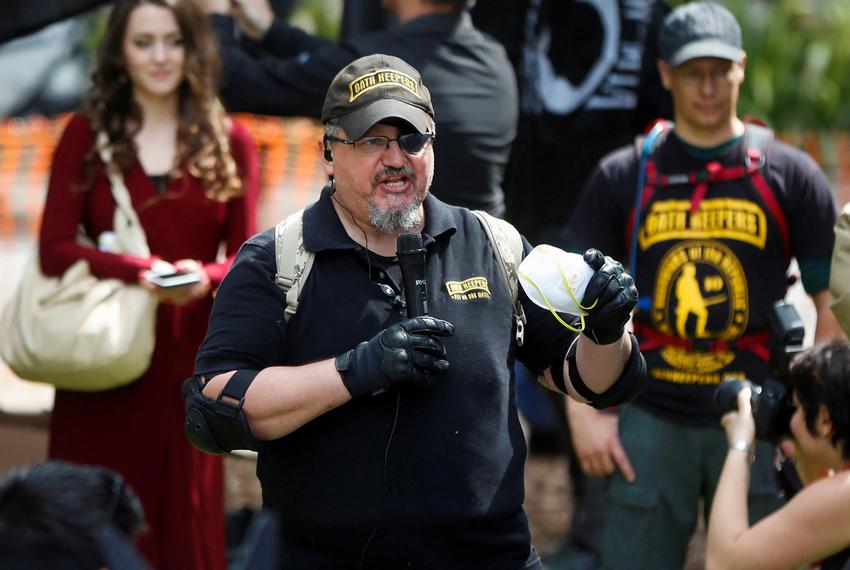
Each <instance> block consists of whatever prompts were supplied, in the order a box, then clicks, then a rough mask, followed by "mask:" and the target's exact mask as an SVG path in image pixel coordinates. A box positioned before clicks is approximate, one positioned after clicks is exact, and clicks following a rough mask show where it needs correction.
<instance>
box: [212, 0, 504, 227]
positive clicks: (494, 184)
mask: <svg viewBox="0 0 850 570" xmlns="http://www.w3.org/2000/svg"><path fill="white" fill-rule="evenodd" d="M196 1H198V2H199V3H201V4H203V5H205V6H206V8H207V10H208V11H210V12H212V13H213V15H212V17H211V18H212V19H211V21H212V24H213V27H214V28H215V30H216V35H217V36H218V40H219V48H220V52H221V57H222V64H223V71H224V74H223V82H222V83H223V87H222V93H221V95H222V99H223V100H224V103H225V105H226V106H227V108H228V110H229V111H247V112H250V113H262V114H267V115H281V116H294V115H304V116H310V117H319V116H320V112H321V104H322V100H323V99H324V96H325V92H326V91H327V89H328V86H329V85H330V83H331V80H332V79H333V77H334V75H335V74H336V72H337V71H339V69H340V68H342V67H343V66H345V65H347V64H348V63H350V62H351V61H353V60H355V59H357V58H358V57H361V56H364V55H368V54H372V53H387V54H391V55H395V56H397V57H400V58H402V59H404V60H405V61H408V62H410V64H411V65H413V66H414V67H416V68H417V69H420V70H422V74H423V75H424V76H425V80H426V82H427V83H428V86H429V87H430V88H431V95H432V97H433V99H434V107H435V108H436V109H437V110H438V112H439V113H440V117H441V129H442V133H441V135H442V136H441V137H440V144H438V145H436V147H435V149H434V152H435V153H436V155H437V158H438V159H439V161H440V172H439V173H438V174H437V175H436V178H435V180H434V186H433V189H432V191H433V193H434V194H435V195H436V196H437V197H439V198H440V199H441V200H444V201H446V202H448V203H450V204H453V205H457V206H464V207H467V208H473V209H480V210H485V211H487V212H489V213H490V214H493V215H494V216H502V215H503V214H504V211H505V201H504V194H503V192H502V186H501V185H502V177H503V175H504V171H505V166H506V165H507V162H508V155H509V154H510V148H511V142H512V141H513V139H514V136H515V135H516V125H517V115H518V113H519V103H518V96H517V88H516V78H515V76H514V72H513V68H512V67H511V64H510V62H509V61H508V58H507V55H506V54H505V50H504V49H503V48H502V46H501V45H500V44H499V43H498V42H497V41H496V40H494V39H493V38H491V37H489V36H487V35H485V34H482V33H481V32H479V31H478V30H477V29H476V28H475V27H474V26H473V25H472V21H471V19H470V17H469V14H468V13H467V11H466V5H467V3H468V0H386V1H385V2H384V3H383V4H384V8H385V9H386V11H387V12H388V13H389V14H391V15H392V16H394V17H395V19H396V20H397V21H398V26H396V27H394V28H392V29H388V30H381V31H376V32H372V33H366V34H361V35H357V36H354V37H351V38H348V39H346V40H344V41H342V42H340V43H338V44H337V43H334V42H331V41H329V40H327V39H324V38H320V37H317V36H311V35H309V34H306V33H304V32H303V31H301V30H299V29H298V28H294V27H292V26H289V25H288V24H287V23H286V22H285V21H283V20H282V19H279V18H274V15H273V13H272V11H271V9H270V8H269V7H268V0H233V1H232V2H231V1H230V0H196ZM231 5H232V6H233V9H232V11H233V16H234V18H233V19H231V18H230V17H229V16H228V15H227V13H228V12H230V11H231ZM234 22H238V23H239V26H240V30H241V31H242V33H243V34H244V35H247V36H248V37H249V38H250V39H251V40H254V41H252V42H249V43H250V44H251V46H250V47H251V48H252V49H246V47H245V44H244V43H240V42H237V40H236V35H235V34H234V25H235V24H234ZM381 24H383V22H381Z"/></svg>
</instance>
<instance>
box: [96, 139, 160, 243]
mask: <svg viewBox="0 0 850 570" xmlns="http://www.w3.org/2000/svg"><path fill="white" fill-rule="evenodd" d="M97 152H98V154H99V155H100V159H101V160H102V161H103V164H104V166H105V167H106V175H107V177H108V178H109V186H110V188H111V190H112V197H113V198H114V199H115V207H116V211H115V216H114V217H113V230H114V231H115V235H116V237H117V238H118V243H119V246H120V249H121V252H122V253H129V254H131V255H136V256H139V257H150V255H151V252H150V248H149V247H148V240H147V235H146V234H145V230H144V228H142V223H141V222H140V221H139V216H138V214H137V213H136V210H135V209H134V208H133V201H132V200H131V199H130V192H129V191H128V190H127V185H126V184H125V183H124V176H123V174H121V170H120V169H119V168H118V165H117V164H115V163H114V162H113V161H112V146H111V145H110V144H109V136H108V135H107V134H106V133H105V132H103V131H99V132H98V133H97Z"/></svg>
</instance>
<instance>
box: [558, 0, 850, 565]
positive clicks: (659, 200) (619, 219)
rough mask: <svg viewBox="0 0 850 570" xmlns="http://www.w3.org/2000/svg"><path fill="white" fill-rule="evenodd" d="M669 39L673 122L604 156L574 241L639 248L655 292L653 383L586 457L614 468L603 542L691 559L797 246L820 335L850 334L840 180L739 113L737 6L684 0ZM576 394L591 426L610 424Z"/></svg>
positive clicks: (762, 454) (754, 515) (756, 499)
mask: <svg viewBox="0 0 850 570" xmlns="http://www.w3.org/2000/svg"><path fill="white" fill-rule="evenodd" d="M659 44H660V49H661V56H662V59H661V60H660V61H659V62H658V69H659V72H660V73H661V78H662V81H663V83H664V86H665V88H667V89H668V90H669V91H670V93H671V94H672V96H673V109H674V118H675V128H672V127H669V128H667V129H664V128H663V127H661V126H659V127H658V128H657V130H655V131H653V133H652V134H650V136H649V137H647V140H646V141H644V142H643V144H641V145H640V146H639V149H638V148H636V145H629V146H628V147H624V148H622V149H620V150H618V151H615V152H614V153H612V154H610V155H608V156H607V157H606V158H605V159H603V160H602V161H601V162H600V164H599V165H598V167H597V168H596V170H595V172H594V173H593V175H592V176H591V178H590V180H589V182H588V184H587V185H586V186H585V189H584V191H583V193H582V196H581V198H580V201H579V205H578V208H577V210H576V212H575V213H574V215H573V217H572V218H571V222H570V228H569V229H570V235H571V239H572V240H573V246H574V247H582V244H589V243H592V244H594V247H600V248H602V249H603V250H605V251H615V252H617V255H620V256H622V257H621V258H623V259H625V258H628V259H629V266H630V270H631V271H632V272H633V273H636V279H637V283H638V287H639V290H640V291H641V292H642V293H643V296H642V297H641V298H640V299H639V301H638V311H637V313H636V314H635V318H634V326H635V332H636V334H637V335H638V338H639V339H640V344H641V350H642V351H644V353H645V355H646V359H647V363H648V366H649V371H648V376H649V380H648V384H647V387H646V389H645V390H644V391H643V392H642V393H641V394H640V395H639V396H638V397H637V399H636V400H635V402H634V403H633V404H629V405H626V406H621V407H620V409H619V439H618V438H617V437H616V435H615V436H614V437H613V438H612V439H611V440H610V441H609V442H608V445H607V448H603V449H601V450H600V451H599V452H598V453H596V454H590V455H587V456H585V457H582V458H581V459H582V467H583V468H584V469H585V471H587V472H590V473H591V474H605V473H609V474H613V476H612V478H611V485H610V488H609V489H610V493H609V501H608V503H609V504H608V509H607V513H606V517H607V518H606V530H605V536H604V540H603V543H604V546H603V550H604V562H605V567H606V568H614V569H617V568H681V567H682V565H683V563H684V557H685V552H686V548H687V544H688V541H689V539H690V536H691V533H692V532H693V530H694V528H695V526H696V520H697V515H698V510H699V503H700V498H702V499H704V500H705V506H704V512H705V513H708V512H710V510H711V500H712V497H713V495H714V490H715V488H716V485H717V480H718V476H719V473H720V470H721V467H722V465H723V461H724V458H725V457H726V454H727V450H728V449H729V445H728V444H727V442H726V439H725V436H724V434H723V431H722V430H721V429H720V422H719V416H718V414H717V412H716V411H715V409H714V392H715V390H716V388H717V385H718V384H719V383H720V382H722V381H724V380H727V379H730V378H744V377H746V378H748V379H750V380H752V381H754V382H757V383H759V384H762V383H764V382H765V381H766V380H767V379H768V378H769V377H770V376H771V371H770V368H769V366H768V360H769V354H770V350H769V348H770V347H769V345H770V332H769V330H768V314H769V311H770V309H771V306H772V304H773V303H774V302H775V301H777V300H779V299H782V298H783V297H784V296H785V292H786V287H787V284H788V280H787V279H786V271H787V270H788V265H789V262H790V258H791V257H792V256H793V257H795V258H796V259H797V262H798V263H799V266H800V269H801V273H802V281H803V286H804V287H805V289H806V291H807V293H808V294H809V295H810V296H811V297H812V299H813V300H814V303H815V306H816V308H817V317H818V318H817V330H816V334H815V339H816V340H819V339H826V338H829V337H832V336H836V335H840V331H839V330H838V327H837V326H836V323H835V319H834V317H833V316H832V315H831V313H830V311H829V299H828V291H827V287H828V284H829V260H830V253H831V250H832V244H833V230H832V228H833V224H834V223H835V206H834V204H833V197H832V192H831V191H830V188H829V185H828V183H827V180H826V178H825V177H824V175H823V173H822V172H821V171H820V169H819V168H818V166H817V164H815V162H814V161H813V160H812V159H811V158H810V157H809V156H808V155H806V154H805V153H803V152H801V151H799V150H797V149H794V148H791V147H789V146H788V145H785V144H783V143H781V142H779V141H775V140H773V138H772V133H771V132H770V131H769V130H768V129H767V128H765V127H760V126H757V125H751V124H745V123H744V122H742V121H741V120H740V119H739V118H738V116H737V102H738V91H739V88H740V86H741V83H742V82H743V80H744V69H745V65H746V54H745V53H744V51H743V49H742V47H741V45H742V44H741V30H740V27H739V26H738V23H737V21H736V20H735V17H734V16H733V15H732V14H731V13H730V12H729V11H728V10H726V9H725V8H723V7H722V6H720V5H718V4H714V3H710V2H696V3H691V4H685V5H683V6H680V7H679V8H677V9H675V10H674V11H673V12H671V13H670V14H669V15H668V17H667V18H666V19H665V20H664V23H663V25H662V28H661V32H660V37H659ZM568 406H569V410H570V416H571V419H573V420H575V421H580V422H583V425H584V426H586V427H588V428H589V427H590V426H592V425H595V424H596V423H598V422H601V421H603V419H602V418H601V417H600V416H599V414H598V413H597V412H595V411H594V410H592V409H589V408H588V407H587V406H579V405H572V403H569V404H568ZM600 429H601V427H600ZM745 451H746V452H747V453H753V452H754V453H755V464H754V466H753V471H752V480H751V483H750V489H749V504H750V518H751V519H753V520H755V519H758V518H760V517H763V516H764V515H766V514H767V513H769V512H771V511H772V510H773V509H775V508H776V507H777V506H778V504H779V502H778V498H777V487H776V482H775V477H774V474H773V473H772V467H771V464H772V458H773V452H774V447H773V445H771V444H769V443H765V442H761V443H759V444H758V446H757V449H755V450H745ZM740 452H741V451H739V448H738V447H733V448H732V449H731V450H729V451H728V453H740Z"/></svg>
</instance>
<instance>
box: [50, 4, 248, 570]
mask: <svg viewBox="0 0 850 570" xmlns="http://www.w3.org/2000/svg"><path fill="white" fill-rule="evenodd" d="M217 69H218V58H217V52H216V48H215V38H214V35H213V34H212V31H211V29H210V27H209V22H208V20H207V18H206V17H205V16H204V15H203V13H201V12H200V11H199V10H198V9H197V7H196V6H195V5H194V4H193V3H192V2H191V1H189V0H119V1H117V2H115V5H114V7H113V10H112V13H111V15H110V18H109V22H108V23H107V26H106V31H105V36H104V39H103V43H102V44H101V46H100V50H99V53H98V63H97V67H96V69H95V71H94V76H93V78H94V85H93V87H92V90H91V92H90V94H89V101H88V104H87V106H86V108H85V110H84V111H83V112H82V113H80V114H77V115H75V116H73V117H72V118H71V119H70V121H69V122H68V124H67V127H66V128H65V132H64V133H63V135H62V138H61V140H60V141H59V144H58V146H57V148H56V151H55V155H54V157H53V164H52V170H51V176H50V183H49V187H48V192H47V199H46V203H45V207H44V214H43V219H42V224H41V235H40V243H39V251H40V259H41V267H42V270H43V271H44V273H45V274H47V275H61V274H62V273H63V272H64V271H65V270H66V269H67V268H68V267H70V266H71V265H72V264H73V263H75V262H76V261H77V260H79V259H85V260H86V261H87V262H88V265H89V267H90V270H91V273H92V274H93V275H94V276H95V277H98V278H115V279H120V280H123V281H125V282H128V283H133V284H139V285H140V286H142V287H145V288H147V289H149V290H150V291H151V292H152V293H153V294H154V295H155V296H156V297H157V299H158V300H159V301H160V303H159V306H158V309H157V322H156V346H155V348H154V352H153V356H152V359H151V364H150V367H149V369H148V370H147V371H146V372H145V373H144V374H143V375H142V376H141V377H140V378H139V379H138V380H136V381H134V382H133V383H131V384H129V385H127V386H125V387H121V388H118V389H115V390H109V391H105V392H94V393H83V392H69V391H64V390H58V391H57V394H56V399H55V403H54V408H53V414H52V420H51V429H50V447H49V455H50V457H51V458H54V459H63V460H66V461H72V462H75V463H84V464H91V465H103V466H106V467H109V468H111V469H114V470H115V471H117V472H119V473H121V475H122V476H123V477H124V478H125V479H126V480H127V482H128V484H129V485H131V486H132V487H133V489H134V490H135V491H136V493H138V495H139V498H140V499H141V502H142V504H143V505H144V509H145V512H146V513H147V516H148V523H149V526H150V531H149V532H148V533H147V534H146V535H144V536H143V537H142V538H141V540H140V549H141V551H142V552H143V553H144V554H145V556H147V558H148V560H149V561H150V562H151V564H152V565H153V566H155V567H156V568H158V569H162V570H167V569H170V568H174V569H179V570H185V569H187V568H204V569H209V570H215V569H223V568H224V565H225V541H224V505H223V494H224V489H223V473H222V470H223V466H222V462H221V459H220V458H215V457H210V456H208V455H204V454H202V453H200V452H198V451H197V450H195V449H194V448H192V447H191V446H190V445H188V443H187V442H186V441H185V439H184V438H183V437H182V424H183V407H182V401H181V398H180V385H181V383H182V381H183V380H184V379H185V378H187V377H188V376H190V375H191V374H192V358H193V354H194V352H195V351H196V350H197V347H198V345H199V344H200V342H201V340H202V339H203V335H204V331H205V330H206V324H207V319H208V316H209V311H210V307H211V306H212V293H213V291H214V290H215V289H216V288H217V287H218V284H219V283H220V282H221V280H222V278H223V277H224V274H225V273H226V271H227V269H228V267H229V266H230V262H231V261H232V259H233V257H234V256H235V254H236V251H237V250H238V248H239V246H240V245H241V243H242V242H243V241H244V240H245V239H247V237H249V236H250V235H251V234H252V233H253V232H254V231H255V223H256V222H255V214H256V212H255V210H256V200H257V194H258V183H259V180H258V162H257V157H256V151H255V149H254V145H253V142H252V140H251V137H250V135H249V134H248V132H247V130H246V129H245V128H244V127H243V126H241V125H240V124H238V123H235V122H233V121H231V120H230V119H229V118H228V117H227V116H226V115H225V114H224V112H223V108H222V106H221V104H220V103H219V101H218V98H217V88H216V85H217V80H216V77H217ZM98 138H100V139H101V141H100V142H98ZM104 141H106V143H104ZM103 144H108V147H109V148H110V149H111V154H112V164H111V165H109V166H114V167H117V168H118V169H120V171H121V175H122V177H123V180H124V183H125V185H126V187H127V191H128V193H129V196H130V199H131V201H132V206H133V209H134V210H135V212H136V214H137V215H138V218H139V220H140V224H141V226H142V228H143V229H144V231H145V234H146V236H147V242H148V246H149V249H150V256H147V257H144V256H134V255H128V254H124V253H116V251H115V249H114V246H113V244H112V243H111V242H114V241H115V234H114V233H113V214H114V212H115V207H116V205H115V200H114V198H113V195H112V191H111V185H110V181H109V178H108V176H107V172H106V169H107V166H108V165H106V164H104V163H103V162H102V160H101V158H100V155H99V152H98V151H99V149H100V147H101V146H102V145H103ZM80 227H82V228H83V230H84V232H85V234H86V236H87V237H88V239H89V240H91V242H93V243H96V244H98V245H99V247H97V248H94V247H84V246H83V245H81V244H80V243H78V241H77V239H76V237H77V234H78V228H80ZM222 245H223V249H224V251H225V255H224V256H223V257H222V258H219V257H218V256H219V249H220V247H221V246H222ZM175 270H176V271H179V272H182V273H190V274H192V275H194V277H195V278H196V279H195V281H196V282H195V284H189V285H184V286H179V287H172V288H164V287H160V286H157V285H155V284H154V282H153V281H152V280H151V279H152V277H153V274H154V273H162V272H173V271H175ZM48 348H49V347H48Z"/></svg>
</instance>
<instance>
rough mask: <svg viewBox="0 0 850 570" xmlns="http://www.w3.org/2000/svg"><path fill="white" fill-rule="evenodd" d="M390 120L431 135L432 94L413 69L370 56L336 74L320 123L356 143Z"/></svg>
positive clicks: (386, 57)
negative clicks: (331, 125)
mask: <svg viewBox="0 0 850 570" xmlns="http://www.w3.org/2000/svg"><path fill="white" fill-rule="evenodd" d="M391 118H392V119H402V120H404V121H406V122H408V123H410V124H411V125H412V126H413V128H415V129H416V130H417V131H419V132H420V133H434V107H433V105H432V104H431V93H430V92H429V91H428V88H427V87H425V85H423V84H422V77H421V76H420V75H419V72H418V71H416V69H415V68H414V67H413V66H411V65H410V64H408V63H406V62H405V61H404V60H403V59H401V58H398V57H394V56H391V55H384V54H373V55H367V56H365V57H361V58H360V59H357V60H355V61H353V62H351V63H350V64H348V65H347V66H345V67H344V68H343V69H342V70H341V71H340V72H339V73H337V74H336V77H334V80H333V82H332V83H331V86H330V87H329V88H328V93H327V95H326V96H325V104H324V106H323V107H322V122H323V123H332V124H335V125H339V126H341V127H342V128H343V129H345V134H346V135H348V136H349V137H350V138H351V139H352V140H357V139H359V138H360V137H362V136H363V135H364V134H366V131H368V130H369V129H371V128H372V127H373V126H374V125H375V124H377V123H379V122H381V121H383V120H385V119H391Z"/></svg>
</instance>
